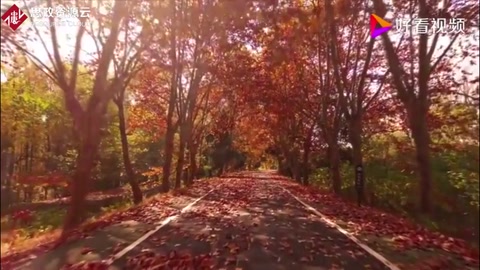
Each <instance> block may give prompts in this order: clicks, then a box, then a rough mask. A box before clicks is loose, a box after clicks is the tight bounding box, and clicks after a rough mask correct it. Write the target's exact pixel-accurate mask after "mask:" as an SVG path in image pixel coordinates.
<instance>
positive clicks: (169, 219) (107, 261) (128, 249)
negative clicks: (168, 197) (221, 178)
mask: <svg viewBox="0 0 480 270" xmlns="http://www.w3.org/2000/svg"><path fill="white" fill-rule="evenodd" d="M216 189H218V188H214V189H211V190H210V191H209V192H207V193H206V194H205V195H203V196H202V197H200V198H197V199H196V200H195V201H193V202H191V203H190V204H189V205H187V206H185V207H184V208H182V210H180V213H179V214H177V215H174V216H170V217H168V218H166V219H164V220H163V221H162V222H160V223H158V225H157V226H156V227H155V228H154V229H152V230H150V231H148V232H147V233H145V234H144V235H142V236H141V237H140V238H138V239H137V240H135V241H134V242H133V243H131V244H130V245H128V246H127V247H125V248H124V249H122V250H120V251H119V252H117V253H116V254H114V255H113V256H112V257H110V258H109V259H108V260H106V261H105V263H106V264H108V265H111V264H113V263H114V262H115V261H116V260H118V259H120V258H121V257H123V256H124V255H125V254H127V253H128V252H130V251H131V250H132V249H134V248H135V247H136V246H138V245H139V244H140V243H142V242H143V241H145V240H146V239H147V238H148V237H150V236H152V235H153V234H154V233H156V232H158V230H160V229H161V228H163V227H165V226H166V225H167V224H168V223H170V222H172V221H174V220H176V219H177V218H179V217H180V215H181V214H183V213H185V212H188V211H189V210H190V209H191V208H192V206H194V205H195V204H196V203H197V202H199V201H200V200H202V199H203V198H205V197H207V195H209V194H210V193H212V192H213V191H214V190H216Z"/></svg>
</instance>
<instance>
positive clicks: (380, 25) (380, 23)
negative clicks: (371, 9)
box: [370, 14, 392, 38]
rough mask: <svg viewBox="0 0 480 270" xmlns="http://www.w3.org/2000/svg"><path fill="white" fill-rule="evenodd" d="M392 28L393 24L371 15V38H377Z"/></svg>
mask: <svg viewBox="0 0 480 270" xmlns="http://www.w3.org/2000/svg"><path fill="white" fill-rule="evenodd" d="M391 28H392V24H391V23H389V22H387V21H385V20H384V19H382V18H380V17H378V16H377V15H375V14H372V15H370V36H371V37H372V38H376V37H378V36H380V35H381V34H383V33H385V32H387V31H388V30H390V29H391Z"/></svg>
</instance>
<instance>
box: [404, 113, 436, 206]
mask: <svg viewBox="0 0 480 270" xmlns="http://www.w3.org/2000/svg"><path fill="white" fill-rule="evenodd" d="M407 113H408V116H409V122H410V129H411V131H412V136H413V141H414V143H415V150H416V159H417V172H418V175H419V177H420V179H419V180H420V183H419V184H420V185H419V187H420V210H421V211H422V213H429V212H430V210H431V189H432V171H431V160H430V134H429V132H428V126H427V116H426V113H422V112H421V111H420V110H417V109H415V107H413V106H410V107H409V108H408V110H407Z"/></svg>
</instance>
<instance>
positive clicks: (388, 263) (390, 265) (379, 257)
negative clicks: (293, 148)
mask: <svg viewBox="0 0 480 270" xmlns="http://www.w3.org/2000/svg"><path fill="white" fill-rule="evenodd" d="M280 188H282V189H283V190H284V191H286V192H287V193H288V194H290V195H291V196H292V197H293V198H295V200H297V201H298V202H299V203H301V204H303V206H305V208H307V209H308V210H310V211H312V212H313V213H314V214H315V215H317V216H319V217H320V218H321V219H322V221H324V222H325V223H327V224H328V225H330V226H332V227H334V228H336V229H337V230H338V231H339V232H341V233H342V234H343V235H345V236H346V237H348V239H350V240H352V241H353V242H355V244H357V245H359V246H360V247H361V248H363V249H364V250H365V251H366V252H368V253H369V254H370V255H372V256H373V257H375V259H377V260H379V261H380V262H382V263H383V264H385V266H387V267H388V268H390V269H391V270H400V267H398V266H397V265H396V264H394V263H392V262H391V261H389V260H388V259H387V258H385V257H383V256H382V255H380V254H379V253H378V252H376V251H375V250H373V249H372V248H370V247H369V246H367V245H366V244H364V243H362V242H361V241H360V240H359V239H358V238H356V237H355V236H353V235H352V234H351V233H349V232H348V231H346V230H345V229H343V228H342V227H340V226H338V225H337V224H336V223H335V222H333V221H332V220H330V219H329V218H327V216H325V215H324V214H322V213H320V212H319V211H318V210H317V209H315V208H313V207H312V206H310V205H308V204H307V203H305V202H303V201H302V200H300V199H299V198H298V197H297V196H295V195H293V194H292V193H291V192H290V191H289V190H287V189H286V188H284V187H282V186H280Z"/></svg>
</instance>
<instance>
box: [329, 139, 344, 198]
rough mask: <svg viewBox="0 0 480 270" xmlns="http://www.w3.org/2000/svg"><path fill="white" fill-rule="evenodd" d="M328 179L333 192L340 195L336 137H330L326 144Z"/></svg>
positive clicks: (340, 182)
mask: <svg viewBox="0 0 480 270" xmlns="http://www.w3.org/2000/svg"><path fill="white" fill-rule="evenodd" d="M328 156H329V162H330V166H329V170H330V181H331V182H332V189H333V192H335V194H337V195H340V193H341V191H342V178H341V176H340V149H339V147H338V142H337V139H336V138H332V139H331V140H330V142H329V145H328Z"/></svg>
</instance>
